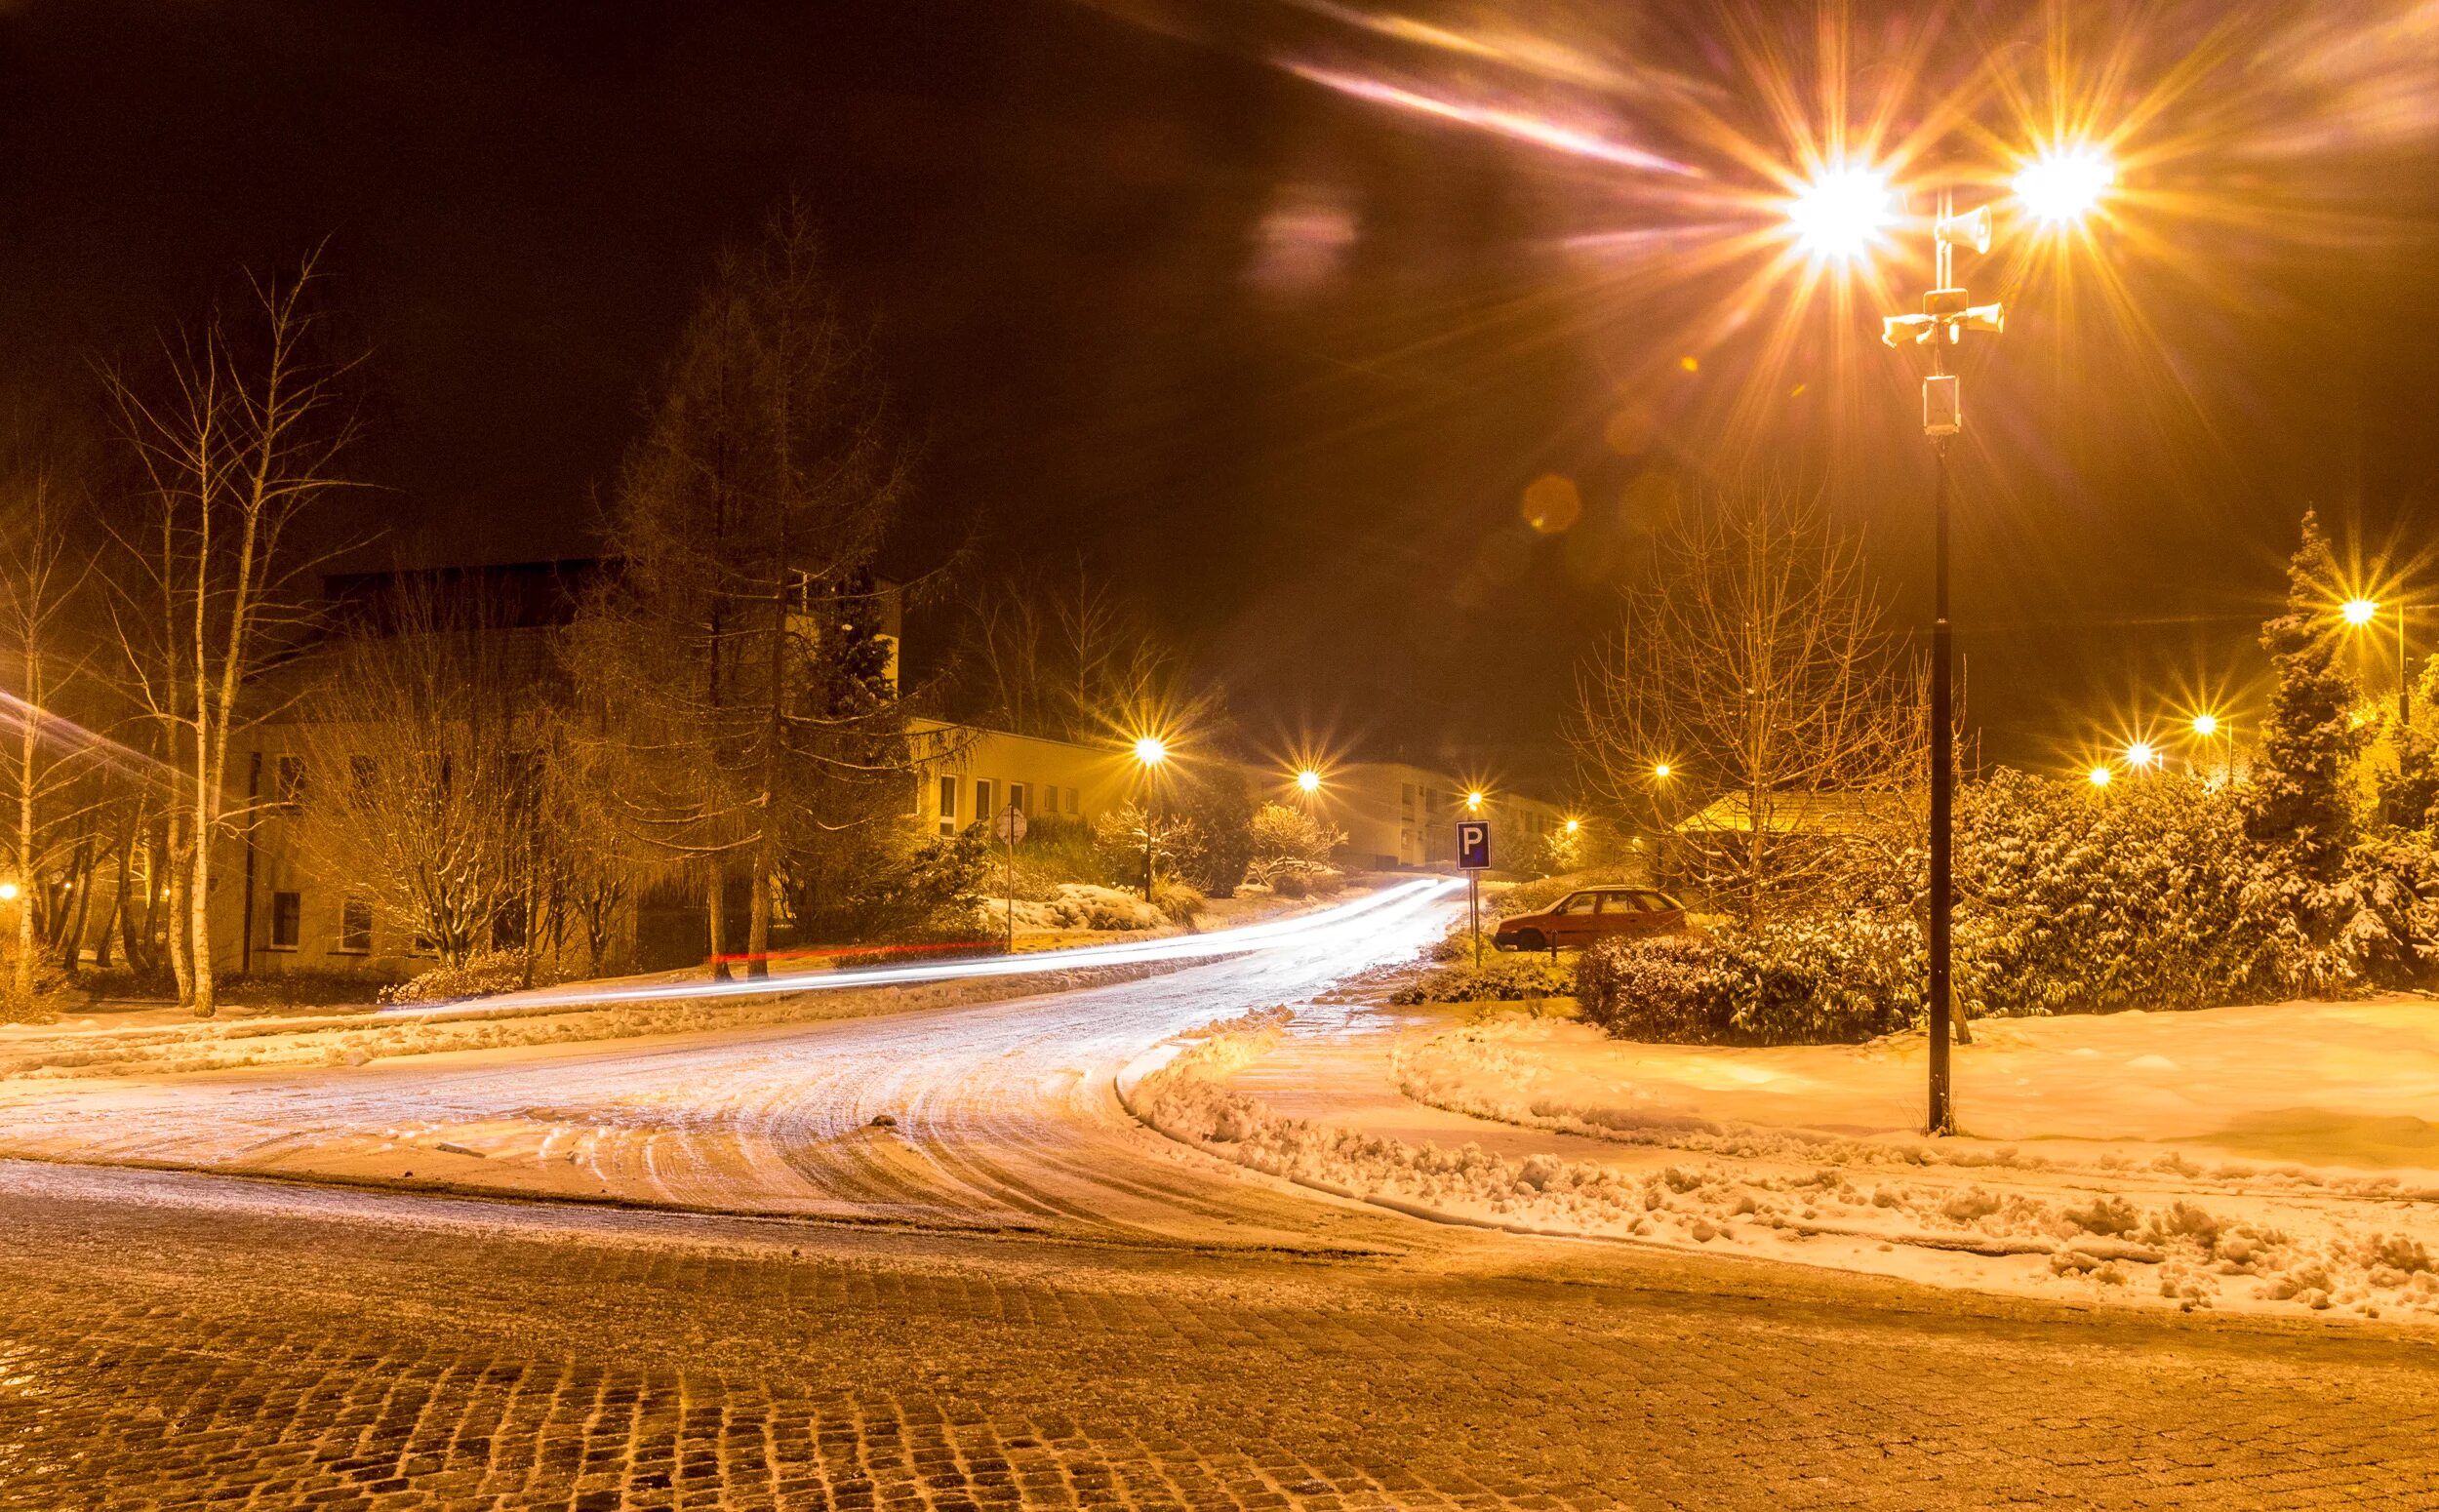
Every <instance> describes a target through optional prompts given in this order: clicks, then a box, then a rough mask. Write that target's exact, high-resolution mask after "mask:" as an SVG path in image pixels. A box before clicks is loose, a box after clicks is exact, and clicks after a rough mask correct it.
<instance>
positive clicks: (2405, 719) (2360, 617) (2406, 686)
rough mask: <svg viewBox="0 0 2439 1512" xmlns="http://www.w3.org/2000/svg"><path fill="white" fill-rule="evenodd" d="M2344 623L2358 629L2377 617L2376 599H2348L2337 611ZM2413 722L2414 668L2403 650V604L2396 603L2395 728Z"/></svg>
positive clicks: (2409, 725)
mask: <svg viewBox="0 0 2439 1512" xmlns="http://www.w3.org/2000/svg"><path fill="white" fill-rule="evenodd" d="M2339 613H2340V614H2342V615H2344V616H2345V621H2346V623H2348V624H2350V625H2353V626H2354V627H2355V628H2357V629H2360V628H2362V627H2363V626H2365V625H2368V624H2370V623H2371V622H2372V621H2373V620H2374V619H2376V618H2378V617H2379V600H2377V599H2348V600H2346V602H2345V607H2344V608H2343V609H2341V610H2340V611H2339ZM2413 723H2414V668H2413V665H2412V663H2411V661H2410V659H2409V658H2408V657H2407V655H2406V650H2405V605H2404V604H2402V603H2400V604H2398V605H2397V728H2398V729H2400V730H2404V729H2409V728H2411V727H2412V725H2413Z"/></svg>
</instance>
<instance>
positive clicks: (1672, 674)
mask: <svg viewBox="0 0 2439 1512" xmlns="http://www.w3.org/2000/svg"><path fill="white" fill-rule="evenodd" d="M1654 544H1655V549H1654V554H1653V559H1652V565H1651V569H1650V573H1649V576H1648V577H1644V578H1642V579H1641V580H1639V581H1637V582H1635V583H1634V584H1632V585H1630V586H1628V587H1627V588H1625V589H1624V590H1623V593H1622V597H1623V605H1622V615H1621V618H1620V624H1619V631H1618V634H1617V636H1616V638H1615V639H1614V640H1613V641H1612V642H1611V643H1610V644H1609V646H1608V647H1607V648H1606V649H1605V650H1604V651H1603V653H1602V654H1601V655H1600V656H1599V657H1597V658H1596V659H1595V660H1594V661H1593V662H1592V663H1591V664H1590V665H1588V666H1587V667H1586V668H1585V669H1584V670H1583V672H1582V673H1581V675H1580V677H1579V685H1578V695H1577V708H1576V718H1575V721H1574V725H1573V729H1572V731H1571V736H1572V739H1573V742H1574V745H1575V747H1576V753H1577V758H1578V761H1579V766H1580V767H1581V769H1582V773H1583V776H1584V779H1585V783H1586V785H1587V787H1588V788H1589V789H1590V790H1591V791H1592V792H1593V793H1594V794H1595V795H1596V796H1597V797H1598V798H1599V799H1600V800H1601V801H1602V802H1603V803H1604V804H1605V805H1606V806H1607V807H1609V808H1611V809H1612V810H1613V811H1614V812H1617V813H1619V814H1621V815H1626V816H1640V815H1641V814H1642V813H1644V812H1646V810H1647V809H1648V808H1649V806H1651V805H1652V803H1653V796H1652V795H1653V793H1654V785H1655V780H1656V779H1655V776H1654V773H1655V771H1656V769H1657V768H1658V767H1659V766H1660V765H1661V764H1665V765H1666V767H1667V769H1668V774H1669V775H1668V777H1667V781H1668V783H1669V785H1670V788H1671V789H1672V790H1674V791H1680V792H1682V793H1684V795H1685V797H1684V798H1683V799H1682V800H1681V801H1680V804H1679V808H1678V813H1679V814H1680V815H1681V816H1683V818H1682V821H1681V822H1679V823H1678V824H1677V826H1676V829H1677V840H1676V841H1675V842H1674V843H1676V844H1677V845H1679V846H1681V847H1682V849H1683V851H1684V852H1685V853H1686V854H1687V855H1688V856H1689V858H1690V859H1691V861H1692V863H1693V865H1694V867H1695V869H1696V870H1697V871H1698V873H1699V878H1700V880H1701V881H1702V882H1703V883H1704V884H1705V885H1706V887H1707V889H1708V891H1709V892H1710V893H1711V895H1712V900H1713V902H1714V904H1715V905H1717V906H1722V907H1724V908H1725V909H1727V910H1729V911H1733V912H1735V913H1737V914H1739V915H1740V916H1741V917H1742V918H1743V919H1744V920H1745V921H1746V922H1747V923H1748V924H1751V923H1759V922H1760V921H1761V920H1762V919H1764V918H1765V917H1767V916H1769V915H1770V914H1772V913H1773V912H1775V911H1777V910H1779V909H1781V908H1783V907H1786V906H1790V905H1795V904H1800V903H1802V902H1804V901H1807V900H1812V899H1817V898H1819V896H1821V895H1823V894H1826V893H1833V892H1836V891H1837V890H1839V889H1840V888H1842V887H1845V886H1849V885H1851V884H1853V883H1854V882H1855V881H1856V880H1857V878H1856V872H1857V870H1858V867H1859V865H1863V864H1868V863H1870V862H1871V860H1872V859H1873V858H1875V857H1883V858H1884V857H1885V855H1886V847H1887V844H1888V840H1889V837H1890V836H1892V835H1899V836H1901V835H1903V834H1905V833H1907V832H1909V831H1910V827H1911V824H1912V817H1911V814H1910V811H1911V808H1912V807H1913V800H1914V797H1915V795H1916V794H1917V793H1918V792H1919V791H1920V789H1921V785H1922V782H1923V777H1924V768H1923V754H1922V753H1923V750H1924V748H1925V742H1924V739H1923V732H1924V729H1925V726H1924V719H1925V717H1926V716H1925V707H1924V702H1923V699H1922V696H1921V683H1920V679H1919V676H1918V674H1917V672H1916V669H1915V668H1914V667H1912V666H1911V665H1910V664H1909V662H1908V660H1907V658H1906V657H1904V656H1903V654H1902V652H1903V648H1902V646H1901V644H1900V642H1899V639H1898V638H1897V637H1896V636H1895V635H1894V634H1893V633H1892V632H1891V631H1890V630H1889V629H1888V627H1887V625H1886V622H1885V614H1884V606H1883V604H1882V601H1881V599H1880V597H1879V595H1878V592H1877V590H1876V588H1875V585H1874V584H1873V582H1872V580H1871V577H1870V575H1869V573H1868V571H1867V570H1866V568H1865V565H1864V561H1863V554H1862V548H1861V543H1860V540H1859V537H1855V536H1854V535H1852V534H1849V533H1845V532H1842V531H1839V530H1837V529H1836V528H1834V527H1833V526H1832V525H1831V524H1830V522H1829V520H1828V519H1827V517H1826V516H1825V515H1824V513H1823V512H1822V510H1821V508H1820V506H1819V503H1818V501H1816V500H1812V499H1806V498H1802V497H1796V496H1794V495H1792V494H1790V493H1789V492H1787V491H1785V490H1783V489H1777V488H1769V487H1760V488H1748V489H1746V490H1743V491H1741V492H1739V493H1736V494H1732V495H1720V496H1716V497H1712V498H1710V499H1707V500H1705V501H1703V502H1702V503H1701V504H1700V505H1699V506H1698V507H1695V508H1692V509H1689V510H1687V511H1686V512H1685V513H1684V514H1683V515H1682V516H1681V517H1680V518H1679V519H1678V520H1677V521H1676V522H1675V523H1674V524H1672V525H1670V526H1669V527H1667V528H1666V529H1665V530H1664V531H1663V532H1662V533H1661V534H1660V536H1659V538H1658V539H1657V540H1656V541H1655V543H1654Z"/></svg>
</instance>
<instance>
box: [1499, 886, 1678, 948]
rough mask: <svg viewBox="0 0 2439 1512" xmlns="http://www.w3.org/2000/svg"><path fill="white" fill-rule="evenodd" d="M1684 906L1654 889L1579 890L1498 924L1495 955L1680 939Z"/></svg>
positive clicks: (1500, 921)
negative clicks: (1626, 939) (1623, 940)
mask: <svg viewBox="0 0 2439 1512" xmlns="http://www.w3.org/2000/svg"><path fill="white" fill-rule="evenodd" d="M1685 931H1686V922H1685V905H1684V904H1683V903H1680V902H1678V901H1677V900H1676V899H1675V898H1673V897H1671V896H1669V895H1667V894H1665V893H1662V892H1660V891H1659V890H1658V889H1656V888H1582V889H1579V890H1578V891H1576V892H1573V893H1570V894H1568V895H1566V896H1565V897H1562V898H1560V899H1559V900H1558V901H1557V902H1556V903H1553V904H1552V905H1550V906H1549V907H1547V908H1544V909H1542V910H1541V911H1540V912H1539V913H1520V914H1516V915H1514V916H1512V917H1509V918H1505V919H1501V920H1499V929H1498V930H1497V932H1496V933H1494V934H1493V935H1491V943H1492V945H1493V946H1495V947H1496V948H1498V949H1500V950H1557V949H1561V948H1564V949H1569V950H1573V949H1577V948H1579V947H1580V946H1584V945H1588V944H1591V943H1592V942H1593V941H1594V940H1600V939H1613V938H1616V937H1617V936H1619V935H1681V934H1683V933H1685Z"/></svg>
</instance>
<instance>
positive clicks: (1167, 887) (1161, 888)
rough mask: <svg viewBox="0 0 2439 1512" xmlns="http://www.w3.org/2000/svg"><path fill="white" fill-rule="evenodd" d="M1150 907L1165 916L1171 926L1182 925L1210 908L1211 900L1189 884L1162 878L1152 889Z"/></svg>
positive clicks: (1200, 890)
mask: <svg viewBox="0 0 2439 1512" xmlns="http://www.w3.org/2000/svg"><path fill="white" fill-rule="evenodd" d="M1152 906H1154V907H1156V908H1158V909H1159V910H1160V911H1161V912H1162V913H1163V914H1165V915H1166V916H1167V917H1168V919H1169V921H1170V922H1171V923H1173V924H1183V923H1185V922H1186V921H1188V920H1190V919H1192V918H1193V917H1194V916H1195V915H1196V914H1198V913H1201V912H1202V911H1203V910H1204V909H1205V908H1208V907H1210V906H1211V899H1210V898H1208V897H1206V896H1204V895H1203V891H1202V889H1200V888H1198V887H1196V886H1194V885H1193V884H1192V883H1190V882H1179V881H1176V880H1174V879H1172V878H1168V877H1163V878H1161V879H1160V881H1159V883H1158V884H1157V885H1155V886H1154V887H1153V888H1152Z"/></svg>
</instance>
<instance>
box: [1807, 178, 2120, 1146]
mask: <svg viewBox="0 0 2439 1512" xmlns="http://www.w3.org/2000/svg"><path fill="white" fill-rule="evenodd" d="M2115 179H2116V174H2115V171H2114V169H2113V168H2112V167H2111V166H2110V164H2109V161H2108V158H2107V156H2106V154H2105V153H2103V152H2101V151H2100V150H2099V148H2097V147H2093V146H2087V145H2081V144H2076V145H2069V146H2065V147H2062V148H2060V149H2058V150H2054V151H2050V152H2045V153H2042V154H2040V155H2039V156H2037V157H2035V158H2034V159H2032V160H2031V161H2030V162H2028V163H2026V164H2025V165H2024V166H2023V168H2022V170H2021V171H2020V172H2019V173H2018V174H2017V176H2016V178H2015V181H2014V188H2015V190H2016V197H2017V200H2018V202H2019V205H2020V206H2021V208H2022V209H2023V211H2024V212H2025V213H2026V214H2027V215H2029V216H2030V217H2032V218H2033V219H2035V220H2037V221H2039V222H2041V223H2043V224H2046V225H2050V226H2059V227H2062V226H2066V225H2070V224H2073V223H2075V222H2077V221H2079V220H2081V219H2083V218H2084V217H2086V216H2088V215H2090V214H2091V213H2092V211H2094V210H2095V209H2097V208H2098V207H2099V202H2100V200H2101V198H2102V197H2103V196H2104V195H2105V194H2106V193H2107V192H2108V190H2109V188H2110V186H2111V185H2112V184H2113V183H2114V181H2115ZM1787 219H1788V221H1789V223H1790V225H1791V226H1792V228H1793V230H1794V233H1795V237H1796V240H1797V242H1798V244H1799V245H1801V246H1803V247H1805V248H1806V249H1808V250H1810V251H1812V252H1813V253H1814V254H1815V255H1816V256H1819V257H1825V258H1839V259H1856V258H1860V257H1863V256H1865V255H1867V254H1868V253H1869V252H1870V250H1871V249H1872V248H1873V247H1875V246H1876V245H1878V244H1879V243H1880V242H1881V240H1882V239H1883V235H1884V233H1885V231H1886V230H1887V228H1888V227H1889V226H1890V225H1892V224H1894V223H1895V222H1896V220H1897V219H1898V215H1897V207H1896V198H1895V194H1894V191H1893V190H1892V188H1891V186H1890V183H1889V180H1888V179H1887V177H1886V176H1885V175H1882V174H1880V173H1878V172H1877V171H1875V170H1873V169H1871V168H1869V167H1867V166H1864V165H1859V164H1847V163H1840V164H1834V165H1831V166H1829V167H1827V168H1825V169H1824V170H1823V171H1822V172H1820V173H1819V174H1818V175H1816V176H1815V178H1814V179H1813V180H1812V182H1811V183H1809V184H1807V185H1806V186H1805V187H1804V188H1803V190H1802V191H1800V192H1799V193H1798V194H1797V195H1796V196H1795V198H1794V200H1793V201H1792V202H1791V203H1790V204H1789V205H1788V207H1787ZM1993 221H1994V216H1993V212H1992V209H1991V207H1990V206H1989V205H1987V204H1984V205H1979V206H1976V207H1975V208H1974V209H1972V210H1970V211H1967V212H1965V213H1964V214H1962V215H1959V214H1957V211H1956V205H1955V195H1954V191H1953V190H1952V189H1951V188H1949V187H1946V186H1942V187H1941V188H1940V189H1939V212H1938V215H1937V217H1936V218H1935V219H1933V221H1932V224H1931V237H1932V261H1933V269H1934V274H1935V276H1934V279H1933V285H1934V287H1932V288H1931V289H1929V290H1927V291H1926V292H1925V293H1924V295H1923V301H1922V310H1921V312H1920V313H1918V314H1909V315H1891V316H1887V317H1885V318H1884V319H1883V320H1882V321H1881V328H1880V338H1881V340H1883V341H1884V342H1886V343H1887V344H1888V345H1890V346H1892V347H1894V346H1897V345H1899V344H1900V343H1902V342H1905V341H1911V342H1912V343H1913V344H1915V345H1917V346H1922V347H1927V348H1929V350H1930V354H1931V371H1930V373H1929V374H1928V375H1926V376H1925V377H1924V378H1923V385H1922V411H1923V414H1922V422H1923V434H1924V435H1926V436H1928V437H1929V438H1930V440H1931V449H1932V458H1933V481H1932V495H1931V499H1932V502H1931V509H1932V522H1933V524H1932V536H1933V547H1932V549H1933V556H1934V563H1935V567H1934V575H1935V576H1934V586H1933V592H1932V626H1931V931H1930V935H1931V937H1930V947H1931V951H1930V954H1931V962H1930V983H1929V986H1930V1017H1931V1023H1930V1038H1931V1055H1930V1060H1931V1087H1930V1093H1931V1096H1930V1108H1929V1114H1928V1119H1927V1124H1926V1127H1927V1128H1928V1129H1929V1131H1930V1132H1931V1133H1932V1134H1954V1133H1955V1132H1956V1116H1955V1108H1954V1098H1953V1095H1952V1093H1951V1086H1952V1081H1951V1075H1950V1068H1949V1054H1948V1045H1949V1040H1950V1037H1951V1034H1952V1028H1951V1025H1952V1021H1953V1017H1954V999H1953V994H1952V990H1951V989H1952V981H1953V976H1952V972H1951V956H1952V937H1953V931H1952V923H1953V917H1954V903H1955V891H1954V865H1953V855H1952V840H1953V828H1954V825H1953V814H1954V808H1955V782H1956V772H1955V759H1956V750H1955V744H1956V731H1955V725H1954V659H1955V658H1954V654H1953V648H1952V646H1951V637H1950V631H1949V625H1948V442H1949V441H1950V439H1951V438H1953V437H1954V436H1956V435H1957V434H1958V433H1959V432H1960V431H1962V430H1963V429H1964V428H1965V412H1964V404H1963V395H1962V393H1961V391H1960V386H1959V380H1958V378H1957V376H1956V375H1955V374H1954V373H1951V372H1949V371H1948V356H1949V348H1950V347H1954V346H1957V345H1960V344H1961V343H1962V342H1963V341H1964V338H1965V336H1966V334H1967V333H1968V332H1973V333H1980V334H1987V335H1990V336H1996V335H1998V334H2000V333H2001V332H2003V331H2005V330H2006V329H2007V313H2006V311H2005V310H2004V309H2003V308H2002V307H2001V306H2000V305H1999V304H1998V303H1996V302H1991V303H1986V304H1976V303H1974V302H1973V298H1972V297H1971V296H1970V295H1969V294H1968V293H1967V292H1966V290H1965V288H1964V286H1963V285H1962V284H1960V283H1958V282H1957V279H1956V276H1955V269H1956V250H1957V249H1958V248H1959V247H1965V248H1970V249H1971V250H1972V251H1973V252H1975V253H1976V254H1981V253H1986V252H1988V251H1989V250H1990V243H1991V238H1992V236H1993V235H1994V234H1995V226H1994V223H1993ZM2145 749H2146V750H2147V747H2146V748H2145ZM2128 754H2129V757H2130V759H2131V757H2132V754H2133V753H2132V752H2129V753H2128ZM2138 765H2140V764H2139V763H2138ZM2105 770H2106V769H2104V768H2098V767H2096V768H2094V769H2093V773H2092V780H2093V782H2094V783H2095V785H2099V784H2102V783H2104V782H2105V781H2106V780H2107V778H2106V776H2104V773H2105Z"/></svg>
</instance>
